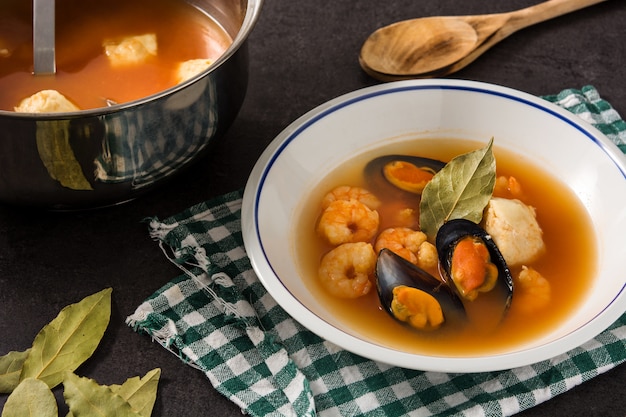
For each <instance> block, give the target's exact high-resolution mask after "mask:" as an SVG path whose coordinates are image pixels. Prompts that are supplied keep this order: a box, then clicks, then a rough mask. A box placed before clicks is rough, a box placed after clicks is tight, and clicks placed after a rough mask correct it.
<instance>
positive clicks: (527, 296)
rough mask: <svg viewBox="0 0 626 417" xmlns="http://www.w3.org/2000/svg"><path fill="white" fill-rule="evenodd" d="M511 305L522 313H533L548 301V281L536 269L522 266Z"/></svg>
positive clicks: (549, 291) (549, 293)
mask: <svg viewBox="0 0 626 417" xmlns="http://www.w3.org/2000/svg"><path fill="white" fill-rule="evenodd" d="M515 284H516V285H515V297H514V299H513V300H514V301H513V306H514V307H515V308H516V309H519V310H521V311H523V312H524V313H527V314H529V313H534V312H536V311H539V310H541V309H542V308H545V307H546V306H548V304H549V303H550V298H551V292H552V291H551V287H550V282H549V281H548V280H547V279H546V278H544V277H543V275H541V274H540V273H539V272H538V271H537V270H535V269H533V268H528V267H526V266H522V270H521V272H520V273H519V275H518V277H517V281H516V283H515Z"/></svg>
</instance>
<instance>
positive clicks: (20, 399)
mask: <svg viewBox="0 0 626 417" xmlns="http://www.w3.org/2000/svg"><path fill="white" fill-rule="evenodd" d="M58 415H59V409H58V408H57V401H56V399H55V398H54V394H52V391H50V388H48V385H46V383H45V382H43V381H40V380H38V379H35V378H26V379H24V380H23V381H22V382H20V383H19V385H18V386H17V387H16V388H15V389H14V390H13V392H12V393H11V395H9V398H7V402H6V403H5V404H4V409H3V410H2V417H58Z"/></svg>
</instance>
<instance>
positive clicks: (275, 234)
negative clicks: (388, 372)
mask: <svg viewBox="0 0 626 417" xmlns="http://www.w3.org/2000/svg"><path fill="white" fill-rule="evenodd" d="M442 135H444V136H447V137H450V136H454V137H456V138H461V139H464V138H467V139H472V140H480V141H482V142H485V141H486V140H487V139H488V138H490V137H495V138H497V146H498V147H500V148H504V149H507V150H510V151H513V152H515V153H518V154H520V155H522V156H524V157H529V158H532V159H533V160H534V161H536V162H537V163H538V164H539V165H541V166H544V167H545V169H546V170H547V171H549V172H550V173H551V174H553V175H554V176H555V177H556V178H559V179H561V180H563V182H565V183H566V184H567V185H568V186H569V187H570V188H571V189H572V190H573V192H574V193H575V195H576V196H577V197H578V198H579V199H580V200H581V202H582V204H583V205H584V207H585V209H586V210H587V211H588V213H589V215H590V217H591V219H592V226H593V228H594V229H595V232H596V234H597V236H596V239H597V242H598V245H599V247H598V267H597V277H596V279H595V281H594V283H593V284H592V289H591V293H590V294H589V296H588V297H586V299H585V300H584V301H583V304H582V305H581V307H580V308H579V309H578V310H577V311H575V312H573V313H572V314H571V315H570V317H569V318H568V319H566V320H564V321H563V323H561V324H560V325H558V326H557V328H556V329H554V330H553V331H551V332H550V334H549V335H548V336H546V337H540V338H538V339H537V340H534V341H531V342H530V343H525V344H524V345H523V346H520V347H519V348H517V349H513V350H511V351H510V352H506V353H503V354H495V355H489V356H480V355H468V356H461V357H457V356H455V357H446V356H437V355H427V354H424V355H422V354H416V353H409V352H403V351H399V350H397V349H392V348H389V347H386V346H381V344H380V343H373V342H371V341H369V340H367V337H366V336H363V335H359V334H354V333H353V332H349V331H345V327H344V325H343V324H340V323H338V322H337V319H336V318H335V317H334V316H333V314H332V313H331V312H329V311H328V310H327V308H326V306H325V305H323V304H322V303H319V302H318V300H316V298H315V297H314V296H313V294H312V293H311V292H310V291H309V290H308V288H307V286H306V285H305V284H304V283H303V280H302V279H301V277H300V270H299V268H298V265H297V261H296V259H295V250H294V245H296V244H297V242H295V241H294V240H295V239H294V235H293V230H294V225H295V223H296V221H297V219H298V216H299V212H300V209H301V205H302V204H303V201H305V199H306V198H307V196H308V193H309V192H310V190H313V189H314V188H315V187H316V186H317V185H318V184H319V182H320V180H321V179H322V178H323V177H324V176H325V174H326V173H327V172H329V171H332V170H333V169H334V168H336V167H337V166H339V165H340V164H342V163H344V162H345V161H346V160H348V159H350V158H351V157H353V156H354V155H356V154H359V153H361V152H364V151H366V150H371V149H374V148H378V147H380V146H381V145H382V144H383V143H390V142H394V143H396V142H399V141H404V140H409V139H413V138H416V137H418V138H419V137H428V136H430V137H436V136H442ZM625 178H626V158H625V157H624V155H623V154H622V153H621V152H620V150H619V149H618V148H617V147H616V146H615V145H614V144H613V143H611V142H610V141H609V140H608V139H607V138H606V137H605V136H604V135H603V134H602V133H600V132H599V131H598V130H597V129H595V128H593V127H592V126H591V125H589V124H587V123H585V122H583V121H582V120H581V119H580V118H578V117H577V116H575V115H572V114H571V113H569V112H568V111H565V110H563V109H561V108H559V107H558V106H556V105H553V104H551V103H548V102H546V101H544V100H542V99H540V98H537V97H534V96H531V95H529V94H526V93H522V92H519V91H516V90H512V89H509V88H505V87H500V86H495V85H490V84H485V83H478V82H468V81H457V80H422V81H402V82H396V83H389V84H384V85H379V86H375V87H370V88H365V89H362V90H359V91H355V92H352V93H349V94H346V95H344V96H341V97H338V98H336V99H333V100H331V101H329V102H327V103H325V104H323V105H321V106H319V107H317V108H315V109H313V110H312V111H310V112H308V113H307V114H305V115H303V116H302V117H300V118H299V119H297V120H296V121H295V122H293V123H292V124H291V125H290V126H289V127H287V128H286V129H285V130H284V131H283V132H282V133H280V134H279V135H278V136H277V137H276V139H275V140H274V141H273V142H272V143H271V144H270V145H269V147H268V148H267V149H266V150H265V152H264V153H263V154H262V155H261V157H260V159H259V161H258V162H257V164H256V166H255V167H254V169H253V171H252V173H251V175H250V179H249V181H248V184H247V186H246V189H245V193H244V198H243V208H242V229H243V238H244V242H245V247H246V251H247V253H248V256H249V257H250V260H251V262H252V266H253V268H254V270H255V272H256V274H257V275H258V277H259V279H260V280H261V282H262V283H263V285H264V286H265V288H266V289H267V291H268V292H269V293H270V295H272V296H273V297H274V299H275V300H276V301H277V302H278V303H279V304H280V305H281V306H282V307H283V308H284V309H285V310H286V311H287V312H288V313H289V314H290V315H291V316H292V317H293V318H294V319H296V320H297V321H298V322H300V323H301V324H303V325H304V326H306V327H307V328H308V329H310V330H311V331H312V332H314V333H316V334H318V335H319V336H321V337H322V338H324V339H326V340H328V341H331V342H333V343H335V344H336V345H338V346H340V347H343V348H344V349H346V350H348V351H351V352H353V353H356V354H359V355H362V356H364V357H367V358H370V359H373V360H377V361H381V362H385V363H389V364H391V365H395V366H400V367H404V368H410V369H419V370H429V371H440V372H485V371H495V370H502V369H510V368H514V367H518V366H524V365H528V364H531V363H535V362H539V361H541V360H545V359H549V358H551V357H554V356H556V355H559V354H561V353H564V352H566V351H568V350H570V349H573V348H575V347H577V346H579V345H581V344H583V343H584V342H586V341H588V340H589V339H591V338H593V337H595V336H596V335H597V334H599V333H600V332H602V331H603V330H604V329H606V328H607V327H608V326H610V325H611V324H612V323H613V322H614V321H615V320H617V319H618V318H619V317H620V316H621V315H622V314H623V313H624V311H625V310H626V289H625V287H626V272H624V259H626V245H625V244H624V240H623V239H624V236H626V209H625V208H626V181H625Z"/></svg>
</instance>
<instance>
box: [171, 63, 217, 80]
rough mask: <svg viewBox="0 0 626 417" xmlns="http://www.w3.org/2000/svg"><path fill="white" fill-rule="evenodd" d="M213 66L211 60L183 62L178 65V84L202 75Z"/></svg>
mask: <svg viewBox="0 0 626 417" xmlns="http://www.w3.org/2000/svg"><path fill="white" fill-rule="evenodd" d="M211 64H212V62H211V60H210V59H205V58H200V59H190V60H188V61H185V62H181V63H180V64H179V65H178V70H177V72H176V82H177V83H182V82H183V81H185V80H188V79H190V78H191V77H193V76H195V75H198V74H200V73H201V72H202V71H204V70H205V69H207V68H209V66H210V65H211Z"/></svg>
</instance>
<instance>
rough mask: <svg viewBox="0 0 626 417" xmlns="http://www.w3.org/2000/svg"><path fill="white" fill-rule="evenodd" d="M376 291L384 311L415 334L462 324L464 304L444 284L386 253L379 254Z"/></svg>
mask: <svg viewBox="0 0 626 417" xmlns="http://www.w3.org/2000/svg"><path fill="white" fill-rule="evenodd" d="M376 288H377V291H378V297H379V298H380V302H381V304H382V306H383V308H384V309H385V310H386V311H387V312H388V313H389V314H390V315H391V316H392V317H393V318H395V319H396V320H399V321H401V322H405V323H407V324H408V325H409V326H411V327H414V328H416V329H418V330H435V329H437V328H439V327H441V326H442V325H443V324H444V323H459V322H461V320H463V321H464V320H465V309H464V307H463V302H462V301H461V299H460V298H459V297H458V296H457V295H456V294H455V293H454V292H453V291H452V290H451V289H450V288H449V287H448V286H447V285H446V284H445V283H443V282H441V281H440V280H438V279H437V278H435V277H433V276H432V275H430V274H429V273H428V272H426V271H424V270H422V269H421V268H419V267H417V266H415V265H413V264H412V263H411V262H409V261H407V260H405V259H404V258H402V257H401V256H399V255H396V254H395V253H394V252H392V251H391V250H389V249H382V250H381V251H380V253H379V254H378V261H377V262H376Z"/></svg>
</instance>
